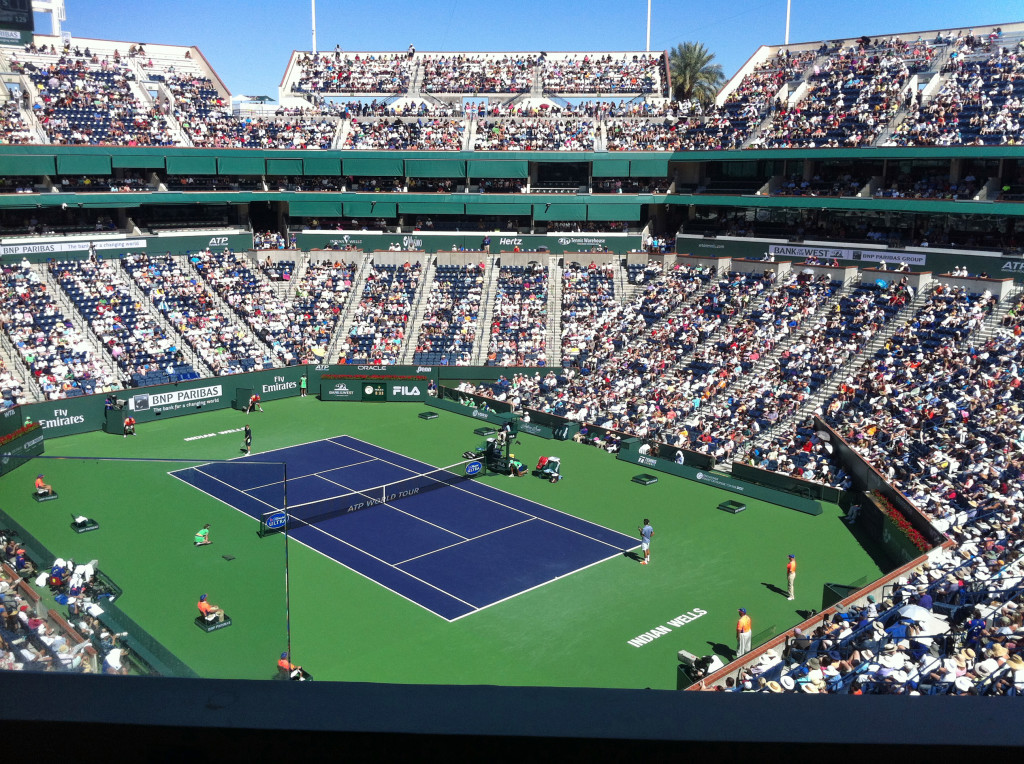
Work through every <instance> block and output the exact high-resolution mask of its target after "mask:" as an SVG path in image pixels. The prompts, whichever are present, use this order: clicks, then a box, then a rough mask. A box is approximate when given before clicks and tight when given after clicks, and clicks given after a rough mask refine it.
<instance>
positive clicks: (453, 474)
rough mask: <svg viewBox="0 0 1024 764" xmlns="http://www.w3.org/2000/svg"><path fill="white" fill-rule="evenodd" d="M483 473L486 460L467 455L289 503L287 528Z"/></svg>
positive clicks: (390, 500) (398, 498)
mask: <svg viewBox="0 0 1024 764" xmlns="http://www.w3.org/2000/svg"><path fill="white" fill-rule="evenodd" d="M483 473H484V467H483V463H482V462H481V461H480V460H479V459H466V460H465V461H461V462H456V463H455V464H452V465H449V466H448V467H441V468H439V469H436V470H431V471H430V472H424V473H421V474H419V475H412V476H411V477H407V478H402V479H401V480H395V481H393V482H390V483H384V484H383V485H378V486H374V487H373V488H365V489H363V490H359V491H356V490H353V491H349V492H348V493H345V494H342V495H340V496H332V497H331V498H329V499H321V500H319V501H312V502H309V503H307V504H300V505H297V506H294V507H289V509H288V528H289V529H290V530H295V529H297V528H303V527H306V526H309V525H317V524H318V523H323V522H325V521H327V520H331V519H333V518H335V517H340V516H341V515H345V514H348V513H349V512H358V511H359V510H362V509H367V508H368V507H373V506H376V505H378V504H394V503H396V502H399V501H402V500H403V499H407V498H409V497H411V496H419V495H420V494H423V493H427V492H429V491H433V490H436V489H438V488H447V487H450V486H457V485H459V484H461V483H464V482H466V481H467V480H473V479H475V478H477V477H479V476H480V475H482V474H483Z"/></svg>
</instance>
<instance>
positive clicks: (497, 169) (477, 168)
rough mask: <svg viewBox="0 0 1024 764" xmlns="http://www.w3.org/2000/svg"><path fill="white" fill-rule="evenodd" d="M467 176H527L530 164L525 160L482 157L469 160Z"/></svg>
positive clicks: (528, 175)
mask: <svg viewBox="0 0 1024 764" xmlns="http://www.w3.org/2000/svg"><path fill="white" fill-rule="evenodd" d="M469 177H471V178H528V177H530V165H529V162H527V161H525V160H521V159H518V160H508V161H502V160H500V159H483V160H479V161H473V160H470V162H469Z"/></svg>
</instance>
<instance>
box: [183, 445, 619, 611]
mask: <svg viewBox="0 0 1024 764" xmlns="http://www.w3.org/2000/svg"><path fill="white" fill-rule="evenodd" d="M278 464H281V465H285V467H284V468H280V469H275V465H278ZM171 474H172V475H174V476H175V477H177V478H179V479H180V480H182V481H184V482H186V483H188V484H189V485H192V486H194V487H195V488H197V489H199V490H201V491H203V492H204V493H207V494H209V495H211V496H213V497H214V498H217V499H219V500H220V501H223V502H224V503H225V504H228V505H230V506H232V507H234V508H235V509H237V510H239V511H240V512H244V513H245V514H247V515H249V516H251V517H254V518H257V519H258V518H260V517H261V516H263V515H264V514H265V513H266V512H268V511H271V510H275V509H282V508H284V503H285V502H284V500H285V496H287V505H288V512H289V515H290V517H291V519H290V521H289V528H290V537H291V539H292V540H294V541H299V542H300V543H302V544H304V545H306V546H308V547H310V548H311V549H314V550H316V551H318V552H320V553H321V554H323V555H325V556H326V557H329V558H331V559H333V560H335V561H337V562H338V563H340V564H342V565H344V566H345V567H347V568H349V569H351V570H353V571H356V572H357V573H359V574H361V575H363V576H365V577H366V578H369V579H371V580H373V581H375V582H377V583H378V584H380V585H381V586H383V587H384V588H386V589H388V590H390V591H392V592H394V593H395V594H398V595H399V596H401V597H404V598H406V599H407V600H410V601H411V602H415V603H416V604H418V605H420V606H421V607H423V608H425V609H426V610H429V611H430V612H432V613H435V614H436V615H438V616H440V617H442V618H444V619H446V620H448V621H454V620H457V619H459V618H462V617H464V616H467V615H470V614H472V613H475V612H477V611H479V610H481V609H483V608H486V607H489V606H491V605H494V604H496V603H498V602H502V601H503V600H507V599H509V598H511V597H515V596H517V595H519V594H522V593H523V592H525V591H529V590H530V589H535V588H537V587H539V586H542V585H544V584H545V583H548V582H550V581H554V580H555V579H558V578H562V577H563V576H567V575H570V574H572V573H574V572H576V571H579V570H582V569H584V568H587V567H590V566H592V565H595V564H597V563H599V562H602V561H603V560H607V559H610V558H612V557H616V556H619V555H621V554H622V553H623V552H625V551H626V550H628V549H632V548H634V547H636V546H637V540H636V539H635V538H634V537H631V536H626V535H624V534H622V533H618V532H617V531H613V530H610V529H608V528H605V527H602V526H600V525H596V524H594V523H591V522H588V521H586V520H582V519H580V518H577V517H574V516H572V515H569V514H566V513H564V512H560V511H558V510H555V509H552V508H550V507H546V506H544V505H542V504H538V503H536V502H533V501H530V500H528V499H524V498H522V497H519V496H516V495H513V494H510V493H507V492H505V491H502V490H500V489H498V488H496V487H494V486H493V485H490V484H489V482H493V481H497V480H499V479H505V478H504V476H495V475H491V476H486V477H481V478H477V479H473V478H472V477H471V476H470V475H467V474H466V472H465V464H459V465H453V468H452V469H446V470H437V469H436V468H435V467H433V466H431V465H429V464H426V463H424V462H420V461H417V460H415V459H411V458H409V457H407V456H403V455H401V454H398V453H396V452H394V451H389V450H387V449H384V448H380V447H378V446H375V445H373V444H371V443H367V442H365V441H362V440H359V439H357V438H354V437H350V436H339V437H332V438H326V439H324V440H318V441H315V442H312V443H304V444H301V445H297V446H291V447H288V448H281V449H277V450H274V451H266V452H263V453H261V454H259V456H258V457H243V458H240V459H236V460H233V461H229V462H211V463H209V464H205V465H202V466H199V467H194V468H188V469H184V470H177V471H175V472H172V473H171ZM284 475H287V478H286V479H284ZM485 481H486V482H485Z"/></svg>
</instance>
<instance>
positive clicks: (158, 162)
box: [110, 153, 164, 169]
mask: <svg viewBox="0 0 1024 764" xmlns="http://www.w3.org/2000/svg"><path fill="white" fill-rule="evenodd" d="M110 166H111V167H131V168H137V169H144V168H150V167H153V168H159V169H163V166H164V157H163V154H134V153H128V154H114V155H113V156H112V157H110Z"/></svg>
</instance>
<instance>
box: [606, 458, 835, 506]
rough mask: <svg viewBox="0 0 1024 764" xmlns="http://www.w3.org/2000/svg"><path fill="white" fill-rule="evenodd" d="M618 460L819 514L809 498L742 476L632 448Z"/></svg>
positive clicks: (813, 502) (815, 504)
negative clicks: (739, 477) (745, 479)
mask: <svg viewBox="0 0 1024 764" xmlns="http://www.w3.org/2000/svg"><path fill="white" fill-rule="evenodd" d="M616 458H618V459H619V460H621V461H625V462H630V463H631V464H636V465H638V466H640V467H645V468H648V469H652V470H657V471H659V472H667V473H668V474H670V475H675V476H676V477H681V478H686V479H687V480H693V481H695V482H697V483H702V484H704V485H710V486H712V487H714V488H721V489H722V490H723V491H731V492H732V493H738V494H741V495H743V496H749V497H751V498H753V499H760V500H761V501H766V502H768V503H769V504H776V505H778V506H780V507H787V508H788V509H795V510H797V511H798V512H805V513H806V514H808V515H820V514H821V513H822V508H821V504H819V503H818V502H817V501H812V500H811V499H805V498H803V497H801V496H794V495H793V494H790V493H786V492H784V491H779V490H776V489H774V488H768V487H765V486H760V485H754V484H753V483H748V482H746V481H744V480H737V479H736V478H733V477H731V476H729V475H727V474H725V473H724V472H713V471H711V470H699V469H695V468H694V467H687V466H686V465H684V464H676V463H675V462H671V461H668V460H667V459H660V458H658V457H653V456H642V455H641V454H639V453H637V452H636V451H633V450H627V449H625V448H624V449H623V450H621V451H619V453H618V454H617V455H616Z"/></svg>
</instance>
